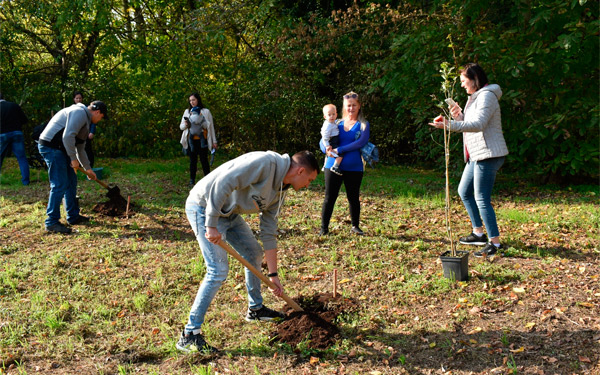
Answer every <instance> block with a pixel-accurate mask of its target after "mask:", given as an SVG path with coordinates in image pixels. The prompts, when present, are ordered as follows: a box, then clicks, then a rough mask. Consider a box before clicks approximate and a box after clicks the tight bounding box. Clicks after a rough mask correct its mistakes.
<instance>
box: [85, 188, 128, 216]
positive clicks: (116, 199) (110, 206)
mask: <svg viewBox="0 0 600 375" xmlns="http://www.w3.org/2000/svg"><path fill="white" fill-rule="evenodd" d="M113 189H115V188H113ZM117 189H118V188H117ZM106 196H107V197H108V198H109V200H108V201H106V202H101V203H98V204H97V205H95V206H94V208H92V210H93V211H94V212H97V213H99V214H100V215H104V216H125V215H128V216H131V215H132V214H133V208H134V204H133V203H131V202H129V207H127V200H126V199H125V198H123V197H122V196H121V195H120V194H119V192H118V190H116V193H115V191H114V190H112V189H111V191H109V192H108V193H107V194H106Z"/></svg>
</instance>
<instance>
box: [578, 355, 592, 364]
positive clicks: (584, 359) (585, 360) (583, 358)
mask: <svg viewBox="0 0 600 375" xmlns="http://www.w3.org/2000/svg"><path fill="white" fill-rule="evenodd" d="M579 360H580V361H581V362H587V363H592V361H590V359H589V358H588V357H584V356H581V355H580V356H579Z"/></svg>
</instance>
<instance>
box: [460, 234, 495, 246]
mask: <svg viewBox="0 0 600 375" xmlns="http://www.w3.org/2000/svg"><path fill="white" fill-rule="evenodd" d="M459 242H460V243H461V244H463V245H477V246H483V245H485V244H487V243H488V238H487V236H486V235H485V233H484V234H483V235H481V237H479V236H477V235H476V234H475V233H471V234H469V235H468V236H467V237H461V238H460V240H459Z"/></svg>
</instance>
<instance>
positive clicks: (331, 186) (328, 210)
mask: <svg viewBox="0 0 600 375" xmlns="http://www.w3.org/2000/svg"><path fill="white" fill-rule="evenodd" d="M324 173H325V200H324V201H323V209H322V210H321V229H322V230H324V231H327V230H329V221H330V220H331V214H332V213H333V207H334V206H335V201H336V200H337V197H338V195H339V193H340V188H341V187H342V183H343V184H344V186H345V187H346V197H347V198H348V203H349V205H350V218H351V220H352V226H353V227H358V226H359V223H360V184H361V183H362V178H363V172H348V171H342V173H343V176H340V175H337V174H335V173H333V172H331V171H330V170H329V169H327V168H326V169H325V172H324Z"/></svg>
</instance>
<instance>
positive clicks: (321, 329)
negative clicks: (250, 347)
mask: <svg viewBox="0 0 600 375" xmlns="http://www.w3.org/2000/svg"><path fill="white" fill-rule="evenodd" d="M294 300H295V301H296V302H297V303H298V304H299V305H300V306H301V307H302V308H303V309H304V311H301V312H299V311H293V310H289V311H287V314H288V317H287V319H286V320H284V321H283V322H282V323H280V324H278V325H277V332H276V333H274V334H273V336H274V337H275V340H276V341H279V342H284V343H287V344H289V345H290V346H292V347H293V348H295V347H296V346H298V344H300V343H301V342H305V343H306V346H307V347H308V348H310V349H326V348H328V347H330V346H331V345H333V344H335V342H336V341H337V340H339V338H340V330H339V328H338V327H337V326H336V325H335V323H334V321H335V319H336V318H337V317H338V316H339V315H340V314H342V313H349V312H353V311H355V310H356V309H357V304H356V302H355V301H354V300H352V299H349V298H343V297H342V296H340V295H337V296H336V297H335V298H333V295H332V294H331V293H323V294H315V295H313V296H310V297H304V296H300V297H297V298H295V299H294Z"/></svg>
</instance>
